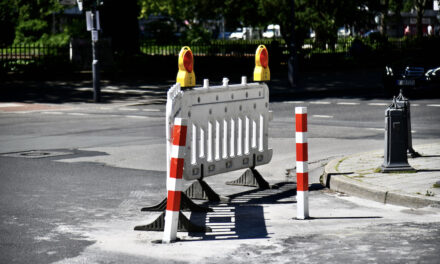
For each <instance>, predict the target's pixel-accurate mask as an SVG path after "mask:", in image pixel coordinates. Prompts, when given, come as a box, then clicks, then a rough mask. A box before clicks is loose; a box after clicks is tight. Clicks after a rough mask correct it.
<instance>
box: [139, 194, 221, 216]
mask: <svg viewBox="0 0 440 264" xmlns="http://www.w3.org/2000/svg"><path fill="white" fill-rule="evenodd" d="M166 208H167V198H165V199H163V200H162V201H161V202H160V203H158V204H157V205H153V206H150V207H144V208H142V209H141V211H143V212H157V211H165V210H166ZM180 210H182V211H185V212H212V211H214V210H213V209H212V208H209V207H204V206H200V205H198V204H196V203H194V202H193V201H191V199H190V198H188V196H186V194H185V193H182V196H181V201H180Z"/></svg>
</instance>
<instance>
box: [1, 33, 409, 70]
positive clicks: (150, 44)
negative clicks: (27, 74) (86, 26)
mask: <svg viewBox="0 0 440 264" xmlns="http://www.w3.org/2000/svg"><path fill="white" fill-rule="evenodd" d="M407 42H408V41H405V40H404V39H399V40H390V41H388V42H386V43H385V44H386V45H387V46H386V47H387V48H391V49H393V50H397V51H398V50H402V49H405V48H406V47H407V46H408V43H407ZM355 43H356V44H358V45H355ZM359 43H361V44H360V45H361V47H360V48H359ZM101 44H102V46H103V47H102V51H103V50H105V46H106V45H107V46H108V49H107V50H108V52H107V53H105V52H102V54H101V57H102V58H101V59H103V60H105V58H106V57H108V56H111V55H112V51H111V48H110V46H109V45H110V44H109V43H107V44H106V43H104V42H102V43H101ZM260 44H264V45H266V47H267V48H268V50H269V54H270V55H271V56H272V58H277V61H279V62H280V63H283V62H285V61H286V60H287V57H288V55H289V49H288V46H287V44H286V43H285V42H284V41H283V40H277V41H274V40H272V39H264V40H234V41H231V40H212V41H211V42H210V43H207V44H190V43H172V44H163V43H158V42H155V41H141V42H140V52H141V54H144V55H149V56H178V54H179V52H180V49H181V48H182V46H185V45H189V46H190V47H191V50H192V51H193V54H194V55H195V56H199V57H203V56H215V57H233V58H250V57H253V56H254V55H255V50H256V48H257V47H258V45H260ZM383 44H384V43H381V42H377V43H376V42H374V41H372V40H370V39H362V40H361V41H360V40H354V39H353V38H346V39H344V38H342V39H338V40H337V42H336V43H335V44H333V45H318V44H317V43H316V42H315V41H314V40H312V39H309V40H306V41H305V43H304V45H303V46H302V47H301V48H300V49H298V52H299V53H300V55H301V56H302V57H303V58H304V59H308V58H310V57H312V56H313V55H316V54H318V55H320V54H322V55H325V54H341V55H343V54H352V53H353V54H354V53H355V52H356V50H357V51H359V50H360V51H361V52H362V51H365V50H368V51H376V50H380V49H381V48H383V47H384V46H383ZM362 45H363V46H362ZM75 49H78V47H76V48H75V46H71V47H69V45H64V46H55V45H38V44H23V45H12V46H8V47H2V46H0V68H3V69H8V70H13V71H14V70H16V69H19V68H20V67H21V66H26V65H31V64H39V63H40V62H44V63H50V64H53V65H55V64H56V63H60V62H62V63H65V62H69V60H70V61H71V62H72V64H73V65H77V64H78V62H77V60H75V59H74V58H75V56H72V54H73V55H74V54H77V53H78V52H75ZM86 53H87V54H89V53H90V54H91V52H86ZM81 54H82V55H81V58H83V60H86V61H89V60H90V59H91V58H87V56H86V54H85V53H84V51H83V52H82V53H81ZM109 54H110V55H109ZM72 58H73V59H72ZM110 61H113V60H110ZM112 63H113V62H112ZM89 64H90V63H88V62H87V63H83V64H82V65H77V66H78V67H79V68H81V67H83V66H84V65H89Z"/></svg>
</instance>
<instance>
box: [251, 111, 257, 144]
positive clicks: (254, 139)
mask: <svg viewBox="0 0 440 264" xmlns="http://www.w3.org/2000/svg"><path fill="white" fill-rule="evenodd" d="M251 120H252V121H251V123H252V141H251V142H252V144H251V148H252V149H256V148H257V131H258V127H257V126H258V124H257V121H256V119H255V118H252V119H251Z"/></svg>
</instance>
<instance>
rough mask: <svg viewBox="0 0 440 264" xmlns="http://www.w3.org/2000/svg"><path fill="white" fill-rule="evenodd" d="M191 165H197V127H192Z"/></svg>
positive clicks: (193, 125)
mask: <svg viewBox="0 0 440 264" xmlns="http://www.w3.org/2000/svg"><path fill="white" fill-rule="evenodd" d="M191 135H192V136H191V164H196V163H197V126H196V125H195V124H192V126H191Z"/></svg>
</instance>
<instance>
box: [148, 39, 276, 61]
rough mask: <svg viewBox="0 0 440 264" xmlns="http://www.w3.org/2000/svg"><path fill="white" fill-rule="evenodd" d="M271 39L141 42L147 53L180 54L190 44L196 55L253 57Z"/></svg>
mask: <svg viewBox="0 0 440 264" xmlns="http://www.w3.org/2000/svg"><path fill="white" fill-rule="evenodd" d="M271 43H272V42H271V41H267V40H263V41H258V40H253V41H212V42H211V43H208V44H197V43H196V44H188V43H175V44H160V43H155V42H152V41H144V42H141V46H140V50H141V52H142V53H144V54H147V55H159V56H178V55H179V52H180V49H181V48H182V46H190V47H191V51H192V52H193V54H194V55H195V56H228V57H251V56H254V55H255V50H256V48H257V47H258V45H260V44H265V45H269V46H270V45H272V44H271Z"/></svg>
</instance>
